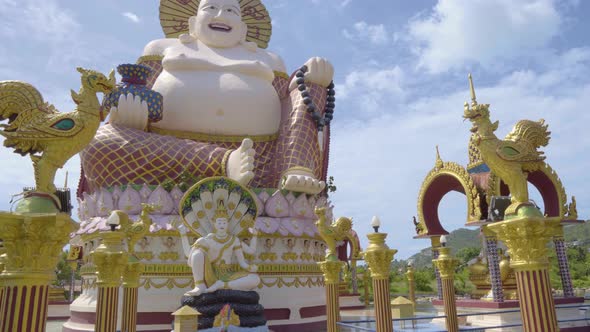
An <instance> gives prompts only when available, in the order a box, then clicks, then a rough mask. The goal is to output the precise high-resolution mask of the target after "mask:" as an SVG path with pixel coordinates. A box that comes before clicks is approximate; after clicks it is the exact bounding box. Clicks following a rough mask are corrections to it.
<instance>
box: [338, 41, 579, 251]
mask: <svg viewBox="0 0 590 332" xmlns="http://www.w3.org/2000/svg"><path fill="white" fill-rule="evenodd" d="M553 60H554V61H553V62H552V64H551V67H552V68H550V69H547V70H544V71H531V70H528V71H515V72H513V73H510V74H509V75H507V76H506V77H504V78H502V79H500V80H498V81H497V82H495V83H492V84H491V85H488V86H483V85H479V84H478V77H477V76H476V77H474V81H475V86H476V93H477V97H478V101H479V102H481V103H490V104H491V117H492V120H499V121H500V128H499V130H498V131H497V136H498V137H499V138H503V137H504V136H505V135H506V134H507V133H508V132H509V131H510V129H511V128H512V126H513V125H514V124H515V123H516V121H518V120H520V119H532V120H537V119H539V118H544V119H545V120H546V122H547V123H548V124H549V129H550V130H551V131H552V134H551V136H552V138H551V141H550V143H549V145H548V146H547V147H546V148H543V151H545V153H546V155H547V162H548V163H549V164H550V165H551V166H552V167H553V169H555V170H556V171H557V172H558V174H559V176H560V178H561V180H562V181H563V184H564V187H565V188H566V192H567V194H568V197H571V195H575V196H576V198H577V200H578V202H588V201H590V192H589V191H588V190H587V188H586V186H587V183H588V181H590V175H588V173H587V157H585V156H584V153H585V151H588V150H590V135H585V134H584V133H585V132H586V131H587V129H586V126H587V123H590V114H589V113H588V112H584V110H583V107H581V106H580V105H587V104H588V103H590V80H589V79H588V77H590V49H573V50H570V51H567V52H564V53H563V54H562V55H560V56H559V57H556V58H555V59H553ZM566 63H567V65H565V64H566ZM571 68H574V69H571ZM574 71H576V72H578V73H579V75H580V76H579V77H574V79H572V75H573V73H572V72H574ZM349 76H350V77H371V75H370V74H367V75H365V76H363V75H360V76H359V75H358V74H355V75H349ZM351 80H352V79H351ZM361 81H363V80H361ZM357 82H358V80H357ZM363 82H366V80H365V81H363ZM363 84H366V85H367V89H368V87H369V86H370V84H367V83H363ZM363 84H361V86H362V85H363ZM341 85H342V86H346V85H347V84H346V83H345V84H341ZM352 86H358V84H353V85H352ZM338 87H339V90H337V91H338V92H339V93H340V91H341V90H342V89H341V88H340V85H339V86H338ZM406 89H408V88H406ZM351 91H352V90H351ZM375 94H376V95H377V97H378V98H381V106H380V107H381V108H382V112H378V113H374V114H372V115H373V117H371V118H369V119H367V120H363V121H361V120H350V118H348V119H347V118H345V117H342V118H340V117H339V116H338V107H337V109H336V113H335V120H334V122H333V126H332V132H331V136H332V140H331V144H332V146H331V153H330V170H329V175H332V176H334V178H335V184H336V186H337V187H338V190H337V191H336V193H334V194H332V196H331V199H332V201H333V202H334V204H335V216H336V217H338V216H350V217H353V218H354V223H355V225H354V227H355V229H356V230H357V232H359V233H360V234H364V233H366V232H369V231H370V229H371V228H370V225H369V223H370V220H371V217H372V216H373V215H379V216H380V217H381V220H382V222H383V231H384V232H387V233H389V238H388V243H389V244H390V246H391V247H393V248H396V249H398V250H399V254H398V257H400V258H405V257H408V256H409V255H411V254H413V253H414V252H415V250H414V249H413V248H410V246H409V245H408V244H412V243H414V242H415V241H414V240H411V237H412V236H414V235H415V233H414V229H413V225H412V221H411V220H412V216H414V215H416V214H417V211H416V203H417V197H418V193H419V190H420V185H421V183H422V181H423V179H424V177H425V176H426V174H427V173H428V171H429V170H430V169H431V168H432V167H433V166H434V160H435V149H434V147H435V145H439V148H440V152H441V156H442V158H443V160H445V161H455V162H458V163H459V164H461V165H466V163H467V143H468V138H469V134H470V133H469V128H470V127H471V126H470V124H468V123H465V122H463V120H462V118H461V116H462V112H463V102H464V101H467V100H469V89H468V86H467V80H465V87H464V88H459V89H458V90H455V91H452V92H450V93H448V94H446V95H441V96H430V97H422V98H419V99H417V100H407V101H401V102H398V104H397V106H395V107H396V108H399V110H398V111H396V112H387V111H389V110H391V109H392V107H391V106H390V107H388V105H389V103H390V100H389V97H388V96H389V95H390V94H391V92H390V91H388V90H386V89H381V90H380V91H379V92H375ZM354 95H355V94H352V93H351V94H350V97H347V98H352V97H353V96H354ZM339 96H340V97H341V93H340V94H339ZM347 104H348V100H347ZM355 106H356V105H354V106H352V107H355ZM355 109H356V108H355ZM578 209H579V213H580V216H581V217H582V218H587V216H588V215H589V214H590V207H588V206H580V205H579V207H578ZM439 215H440V218H441V220H442V224H443V227H445V228H447V229H448V230H449V231H451V230H453V229H456V228H458V227H463V225H464V223H465V222H466V205H465V200H464V196H462V195H458V194H454V195H451V194H449V195H448V196H445V198H444V199H443V201H442V203H441V205H440V207H439ZM361 240H362V242H363V243H364V244H365V245H366V242H367V241H366V238H365V237H364V236H361ZM418 243H420V242H418ZM428 245H429V244H428V243H427V242H426V241H425V242H422V243H421V246H423V247H425V246H428Z"/></svg>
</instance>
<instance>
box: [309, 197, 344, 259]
mask: <svg viewBox="0 0 590 332" xmlns="http://www.w3.org/2000/svg"><path fill="white" fill-rule="evenodd" d="M315 214H316V216H318V220H317V221H316V222H315V224H316V226H317V227H318V231H319V232H320V236H321V237H322V239H324V241H326V245H327V246H328V250H327V251H326V260H327V261H337V260H338V256H337V255H336V242H338V241H342V240H344V239H349V240H350V241H351V242H353V241H354V239H353V236H352V220H350V218H346V217H340V218H338V219H336V221H334V222H333V223H332V224H331V225H328V223H327V221H326V208H325V207H322V208H315Z"/></svg>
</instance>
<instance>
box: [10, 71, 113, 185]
mask: <svg viewBox="0 0 590 332" xmlns="http://www.w3.org/2000/svg"><path fill="white" fill-rule="evenodd" d="M77 70H78V72H80V73H81V74H82V79H81V80H82V87H81V88H80V91H79V92H78V93H76V92H74V91H73V90H72V91H71V94H72V99H73V100H74V102H75V103H76V105H77V107H76V109H75V110H74V111H73V112H70V113H60V112H59V111H57V110H56V109H55V107H54V106H53V105H51V104H49V103H46V102H44V101H43V97H42V96H41V94H40V93H39V91H37V89H35V88H34V87H33V86H32V85H30V84H28V83H25V82H19V81H1V82H0V121H2V120H6V119H8V124H2V125H0V128H2V129H3V130H1V131H0V135H2V136H4V137H6V140H5V141H4V146H6V147H9V148H13V149H14V152H16V153H19V154H21V155H23V156H24V155H26V154H30V156H31V160H32V161H33V167H34V169H35V183H36V190H37V191H39V192H45V193H49V194H53V193H55V191H56V188H55V185H54V184H53V179H54V177H55V173H56V172H57V169H58V168H61V167H63V165H64V164H65V163H66V162H67V161H68V159H70V158H71V157H72V156H73V155H75V154H76V153H78V152H79V151H80V150H82V149H83V148H84V147H85V146H86V145H87V144H88V143H90V141H91V140H92V138H93V137H94V135H95V134H96V130H97V129H98V127H99V125H100V122H101V121H102V120H104V117H103V116H102V114H101V107H100V104H99V102H98V98H97V96H96V93H98V92H102V93H105V94H106V93H108V92H110V91H111V90H112V89H113V88H114V87H115V72H114V71H111V73H110V75H109V77H108V78H107V77H106V76H105V75H103V74H101V73H99V72H96V71H94V70H87V69H83V68H78V69H77ZM39 154H40V155H39Z"/></svg>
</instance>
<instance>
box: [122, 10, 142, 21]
mask: <svg viewBox="0 0 590 332" xmlns="http://www.w3.org/2000/svg"><path fill="white" fill-rule="evenodd" d="M123 16H125V17H126V18H128V19H129V20H130V21H131V22H133V23H139V21H140V19H139V16H137V15H136V14H134V13H131V12H124V13H123Z"/></svg>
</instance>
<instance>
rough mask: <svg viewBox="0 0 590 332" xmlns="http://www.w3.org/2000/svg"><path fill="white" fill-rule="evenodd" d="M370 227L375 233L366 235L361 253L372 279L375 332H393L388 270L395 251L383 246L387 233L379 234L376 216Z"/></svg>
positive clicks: (379, 224) (378, 222)
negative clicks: (365, 247) (367, 242)
mask: <svg viewBox="0 0 590 332" xmlns="http://www.w3.org/2000/svg"><path fill="white" fill-rule="evenodd" d="M371 227H373V229H374V230H375V232H374V233H369V234H368V235H367V238H368V239H369V246H367V249H366V250H365V252H363V256H364V258H365V261H366V262H367V264H368V265H369V268H370V269H371V277H372V278H373V301H374V303H375V320H376V323H377V332H391V331H393V322H392V320H391V300H390V294H389V270H390V266H391V261H392V260H393V255H395V253H396V252H397V250H395V249H389V247H388V246H387V245H386V244H385V238H386V237H387V233H379V227H381V221H380V220H379V218H378V217H377V216H375V217H373V219H372V220H371Z"/></svg>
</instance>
